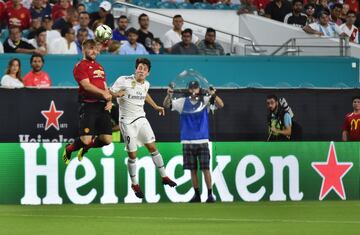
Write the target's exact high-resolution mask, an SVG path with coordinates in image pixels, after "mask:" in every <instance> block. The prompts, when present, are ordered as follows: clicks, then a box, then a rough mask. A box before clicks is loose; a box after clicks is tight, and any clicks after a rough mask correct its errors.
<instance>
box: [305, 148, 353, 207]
mask: <svg viewBox="0 0 360 235" xmlns="http://www.w3.org/2000/svg"><path fill="white" fill-rule="evenodd" d="M311 165H312V167H313V168H314V169H315V170H316V171H317V173H319V175H320V176H321V177H322V178H323V180H322V184H321V190H320V196H319V199H320V200H323V199H324V198H325V197H326V196H327V195H328V194H329V192H330V191H331V189H333V190H334V191H335V192H336V193H337V195H339V197H340V198H341V199H342V200H345V199H346V195H345V190H344V184H343V181H342V178H343V177H344V176H345V175H346V173H347V172H348V171H349V170H350V169H351V167H352V166H353V163H352V162H341V163H340V162H338V160H337V157H336V151H335V145H334V142H331V143H330V148H329V153H328V157H327V161H326V162H313V163H312V164H311Z"/></svg>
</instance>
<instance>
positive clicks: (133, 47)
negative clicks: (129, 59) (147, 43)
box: [120, 28, 149, 55]
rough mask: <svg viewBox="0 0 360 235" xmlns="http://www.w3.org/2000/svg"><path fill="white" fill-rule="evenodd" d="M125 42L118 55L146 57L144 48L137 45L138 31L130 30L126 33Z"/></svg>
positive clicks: (139, 44)
mask: <svg viewBox="0 0 360 235" xmlns="http://www.w3.org/2000/svg"><path fill="white" fill-rule="evenodd" d="M127 37H128V40H129V41H127V42H125V43H124V45H122V46H121V48H120V55H147V54H149V53H148V52H147V50H146V49H145V47H144V46H143V45H142V44H141V43H138V42H137V40H138V37H139V35H138V31H137V30H136V29H135V28H130V29H129V30H128V31H127Z"/></svg>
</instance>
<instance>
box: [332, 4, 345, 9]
mask: <svg viewBox="0 0 360 235" xmlns="http://www.w3.org/2000/svg"><path fill="white" fill-rule="evenodd" d="M335 8H340V9H342V8H343V5H342V4H341V3H335V4H333V5H332V6H331V7H330V9H331V10H334V9H335Z"/></svg>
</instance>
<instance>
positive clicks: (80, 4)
mask: <svg viewBox="0 0 360 235" xmlns="http://www.w3.org/2000/svg"><path fill="white" fill-rule="evenodd" d="M80 6H83V7H85V4H84V3H79V4H77V6H76V8H78V7H80Z"/></svg>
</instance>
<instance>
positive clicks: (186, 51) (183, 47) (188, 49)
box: [171, 29, 199, 55]
mask: <svg viewBox="0 0 360 235" xmlns="http://www.w3.org/2000/svg"><path fill="white" fill-rule="evenodd" d="M181 38H182V41H181V42H178V43H176V44H175V45H174V46H173V47H172V48H171V54H174V55H198V54H199V49H198V48H197V46H196V45H195V44H194V43H192V30H191V29H185V30H184V31H182V32H181Z"/></svg>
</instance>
